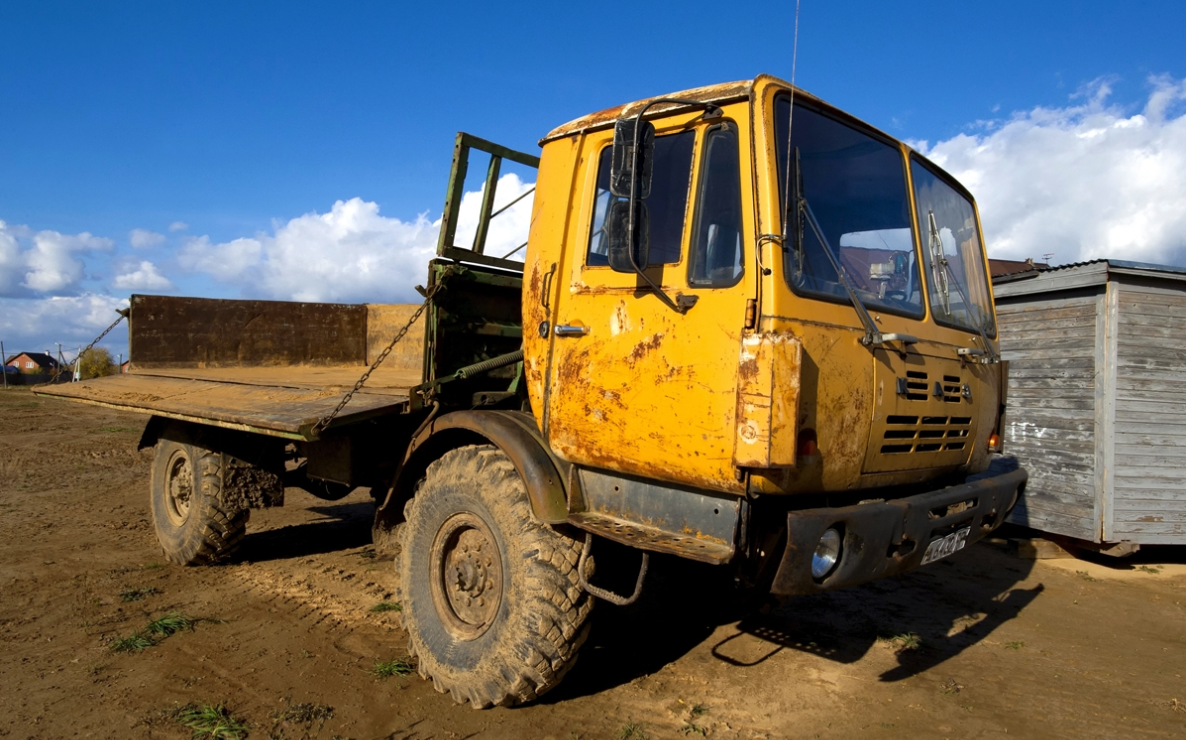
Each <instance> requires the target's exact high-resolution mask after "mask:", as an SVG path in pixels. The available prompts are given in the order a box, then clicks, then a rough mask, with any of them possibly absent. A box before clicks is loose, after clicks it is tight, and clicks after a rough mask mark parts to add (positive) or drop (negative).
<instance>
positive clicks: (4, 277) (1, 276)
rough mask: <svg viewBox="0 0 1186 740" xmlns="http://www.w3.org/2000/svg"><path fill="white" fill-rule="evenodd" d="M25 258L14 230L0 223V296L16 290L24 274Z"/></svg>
mask: <svg viewBox="0 0 1186 740" xmlns="http://www.w3.org/2000/svg"><path fill="white" fill-rule="evenodd" d="M24 267H25V256H24V255H23V254H21V245H20V243H19V242H18V241H17V233H16V231H15V229H13V228H12V227H10V226H9V225H8V224H6V223H4V222H3V221H0V296H4V295H10V294H11V293H12V292H13V291H15V290H16V289H17V286H18V285H19V283H20V279H21V276H22V274H23V272H24Z"/></svg>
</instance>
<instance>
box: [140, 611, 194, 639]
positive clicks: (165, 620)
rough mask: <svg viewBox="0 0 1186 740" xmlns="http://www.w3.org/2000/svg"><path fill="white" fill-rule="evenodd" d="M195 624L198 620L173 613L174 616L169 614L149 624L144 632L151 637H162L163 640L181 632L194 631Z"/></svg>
mask: <svg viewBox="0 0 1186 740" xmlns="http://www.w3.org/2000/svg"><path fill="white" fill-rule="evenodd" d="M195 622H196V620H194V619H191V618H190V617H187V616H185V615H184V614H180V613H178V612H173V613H172V614H167V615H165V616H163V617H160V618H159V619H154V620H153V621H151V622H149V623H148V625H147V626H145V628H144V631H145V632H147V633H149V634H151V635H160V636H161V637H162V638H163V637H168V636H169V635H173V634H176V633H178V632H180V631H181V630H192V629H193V628H194V624H195Z"/></svg>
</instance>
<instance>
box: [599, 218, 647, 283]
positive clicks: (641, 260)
mask: <svg viewBox="0 0 1186 740" xmlns="http://www.w3.org/2000/svg"><path fill="white" fill-rule="evenodd" d="M629 224H630V203H629V201H625V200H615V201H613V202H611V203H610V206H609V219H608V224H607V227H608V228H607V229H606V236H607V237H608V239H607V241H608V242H609V244H608V248H609V249H608V252H609V253H608V257H609V266H610V269H611V270H613V271H614V272H628V273H631V274H634V273H637V272H641V271H642V270H645V269H646V267H647V259H648V257H649V255H650V232H651V224H650V217H649V216H648V215H647V204H646V203H635V204H634V238H633V239H631V238H630V235H629V234H628V233H627V231H628V229H629V228H630V226H629ZM632 244H633V246H634V260H633V262H632V261H631V260H630V247H631V245H632ZM635 265H638V268H637V269H635V267H634V266H635Z"/></svg>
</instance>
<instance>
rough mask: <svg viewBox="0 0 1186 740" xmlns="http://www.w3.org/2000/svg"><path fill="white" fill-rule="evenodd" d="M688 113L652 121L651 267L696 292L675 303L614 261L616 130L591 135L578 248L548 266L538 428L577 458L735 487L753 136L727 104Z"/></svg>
mask: <svg viewBox="0 0 1186 740" xmlns="http://www.w3.org/2000/svg"><path fill="white" fill-rule="evenodd" d="M726 114H728V111H726ZM687 118H688V117H687V116H685V117H683V118H682V119H678V120H676V121H664V120H663V119H660V120H657V121H654V123H655V125H656V133H657V136H656V140H655V156H654V172H653V177H652V185H651V192H650V195H649V196H648V197H647V199H646V200H645V201H643V202H644V203H645V204H646V207H647V211H648V215H649V218H648V221H649V244H650V250H649V256H648V266H647V267H646V272H647V275H648V276H649V277H650V278H651V280H652V281H653V282H654V283H655V284H657V285H659V286H661V288H662V290H663V291H664V292H665V293H666V294H667V295H668V296H670V297H671V298H672V299H673V300H674V299H676V298H677V296H678V295H679V294H682V295H684V296H695V299H696V303H695V305H693V306H692V308H691V309H689V310H688V311H687V312H686V313H684V314H680V313H678V312H677V311H675V310H673V309H672V308H670V307H669V306H668V305H666V304H665V303H664V302H663V301H662V300H661V299H660V298H659V297H658V296H656V295H655V294H654V292H653V290H651V289H650V288H649V286H647V285H646V283H645V282H644V281H643V280H642V279H641V278H640V277H639V276H638V275H634V274H624V273H617V272H614V271H612V270H611V269H610V267H609V265H608V259H607V243H606V234H605V226H606V216H607V213H608V211H609V204H610V202H611V199H612V198H613V196H612V195H611V193H610V190H609V175H610V157H611V148H612V132H603V133H597V134H591V135H589V136H588V137H587V138H586V140H585V144H584V147H585V148H584V150H583V151H582V159H583V161H584V162H585V163H586V164H585V165H584V169H583V171H582V172H581V173H580V174H579V175H578V177H580V178H581V182H582V183H583V188H582V190H583V192H584V194H585V195H584V197H583V199H582V201H583V202H582V206H581V208H579V209H575V215H576V218H577V219H578V223H577V226H576V228H574V229H573V230H572V231H570V232H569V233H570V234H571V235H572V238H573V239H574V241H575V242H576V243H575V245H570V248H569V250H568V253H569V254H571V255H573V257H572V259H571V260H570V261H569V265H568V271H567V274H562V275H558V276H557V279H558V280H562V281H564V282H563V283H562V284H561V286H560V287H561V289H560V290H558V291H557V300H556V305H555V309H554V312H553V317H554V319H553V328H552V332H553V336H552V338H551V341H550V347H551V350H550V357H549V367H548V381H549V383H548V385H549V388H548V391H547V403H546V408H545V410H544V428H545V433H546V435H547V437H548V441H549V443H550V445H551V447H552V449H553V450H555V451H556V452H557V453H558V454H559V455H561V456H562V457H563V458H565V459H567V460H569V461H571V462H573V463H578V464H581V465H586V466H589V467H594V468H602V469H608V470H615V471H620V472H623V473H630V474H634V475H638V476H643V477H646V478H650V479H658V480H665V481H670V482H673V483H682V484H686V485H691V486H696V487H700V488H707V489H712V490H720V491H734V492H738V491H741V490H742V487H741V483H739V482H738V480H737V476H736V475H735V470H734V466H733V453H734V426H735V414H736V406H737V379H738V378H737V376H738V357H739V350H740V348H741V340H742V335H743V333H744V330H745V322H746V300H747V298H752V297H753V296H754V295H755V288H754V285H755V280H756V277H755V275H754V274H753V273H754V272H755V270H754V269H753V268H752V267H751V266H750V264H751V263H750V262H747V259H748V260H752V255H753V232H754V230H753V226H752V223H753V217H752V213H753V208H752V187H750V183H751V182H752V180H751V173H750V171H749V161H750V158H749V157H748V156H742V153H746V152H748V148H749V141H748V139H747V138H746V135H745V131H744V129H743V127H739V126H737V125H736V124H735V123H733V122H732V121H730V120H728V119H727V118H726V119H725V120H723V121H721V120H718V121H714V122H712V123H707V122H701V123H700V124H698V125H696V124H693V125H691V126H689V125H687V124H685V123H683V121H686V120H687ZM685 300H687V299H686V298H685Z"/></svg>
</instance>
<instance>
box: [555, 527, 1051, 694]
mask: <svg viewBox="0 0 1186 740" xmlns="http://www.w3.org/2000/svg"><path fill="white" fill-rule="evenodd" d="M1033 564H1034V563H1033V561H1029V560H1020V559H1017V558H1015V557H1012V556H1009V555H1007V554H1005V553H1003V552H1000V551H998V550H996V549H994V548H992V547H990V546H988V545H985V544H979V545H974V546H972V547H970V548H968V550H967V551H965V552H962V553H957V554H956V555H953V556H951V557H950V558H948V559H947V560H943V561H940V562H939V563H936V564H934V565H932V566H928V567H926V568H922V569H919V570H915V571H913V572H910V573H907V574H904V575H902V576H898V577H895V578H888V579H884V580H881V581H876V582H873V583H869V584H865V585H864V586H858V587H855V588H850V589H846V590H842V591H833V592H828V593H824V594H819V595H815V596H804V597H795V598H791V599H788V600H786V601H784V602H783V603H782V604H781V605H777V606H774V607H772V608H771V607H770V606H769V605H768V606H766V607H765V608H760V609H759V608H756V607H758V606H760V603H758V604H755V603H754V602H753V601H750V602H749V603H744V600H743V599H740V598H739V597H738V595H737V593H736V591H734V590H733V589H732V587H731V585H730V584H729V583H728V579H727V577H725V576H726V575H727V574H725V572H724V569H721V568H713V567H712V566H702V565H699V564H696V563H687V562H681V561H675V560H668V559H666V558H653V559H652V573H653V576H652V577H651V578H650V580H649V582H648V589H647V591H645V592H644V595H643V598H641V599H640V600H639V601H638V602H637V603H636V604H634V605H632V606H629V607H624V608H615V607H613V606H610V605H608V604H604V603H603V604H599V605H598V608H597V611H596V616H595V617H594V620H593V622H594V624H593V629H592V631H591V633H590V637H589V641H588V642H587V643H586V645H585V647H584V648H583V649H582V651H581V658H580V661H579V662H578V663H577V665H576V666H575V667H574V668H573V670H572V673H571V674H569V676H568V677H567V678H566V679H565V681H564V683H562V684H561V685H560V686H559V687H557V689H556V690H555V691H553V692H551V693H549V694H548V695H547V696H545V697H544V698H543V701H544V702H545V703H550V702H559V701H564V700H566V699H569V698H575V697H578V696H584V695H587V694H593V693H597V692H599V691H604V690H606V689H609V688H613V687H615V686H618V685H621V684H624V683H628V682H630V681H632V680H634V679H636V678H639V677H642V676H646V675H649V674H652V673H655V672H656V671H658V670H659V669H661V668H662V667H663V666H665V665H667V664H668V663H671V662H674V661H676V660H678V659H681V658H683V657H684V656H686V655H689V654H691V655H692V659H693V660H697V661H704V662H707V661H710V660H714V659H715V660H719V661H721V662H724V663H727V664H729V665H733V666H738V667H750V666H756V665H759V664H761V663H764V662H766V661H767V660H770V659H771V658H773V657H775V656H776V655H779V654H780V653H785V652H786V651H798V652H802V653H808V654H810V655H814V656H817V657H820V658H823V659H826V660H829V661H834V662H837V663H854V662H856V661H858V660H860V659H861V658H863V657H864V656H865V655H867V654H868V653H869V651H870V650H871V649H873V648H875V647H877V646H879V645H880V646H883V647H885V648H886V649H889V650H893V651H894V652H895V654H896V655H897V660H898V665H897V666H895V667H894V668H892V669H890V670H888V671H885V672H884V673H882V674H881V676H880V679H881V680H882V681H899V680H902V679H904V678H909V677H910V676H914V675H917V674H919V673H922V672H924V671H927V670H929V669H931V668H933V667H935V666H937V665H940V664H942V663H943V662H945V661H947V660H949V659H950V658H952V657H954V656H956V655H958V654H959V653H961V652H962V651H964V650H966V649H967V648H969V647H971V646H973V645H975V644H977V643H979V642H980V641H982V640H984V639H985V638H986V637H988V636H989V635H991V634H992V633H993V632H994V631H995V630H996V629H997V628H998V627H1000V626H1001V625H1002V624H1004V623H1005V622H1008V621H1009V620H1011V619H1013V618H1014V617H1016V616H1017V615H1018V614H1019V613H1020V612H1021V611H1022V610H1023V609H1025V608H1026V606H1028V605H1029V604H1030V603H1031V602H1033V600H1034V599H1036V598H1037V597H1038V596H1039V594H1041V593H1042V591H1043V590H1044V586H1043V585H1042V584H1036V585H1033V586H1030V587H1027V588H1020V587H1019V584H1020V583H1021V582H1022V581H1024V580H1025V579H1026V577H1027V576H1028V575H1029V573H1030V572H1031V571H1032V569H1033ZM698 648H699V649H698Z"/></svg>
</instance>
